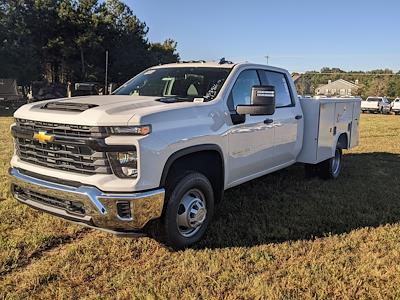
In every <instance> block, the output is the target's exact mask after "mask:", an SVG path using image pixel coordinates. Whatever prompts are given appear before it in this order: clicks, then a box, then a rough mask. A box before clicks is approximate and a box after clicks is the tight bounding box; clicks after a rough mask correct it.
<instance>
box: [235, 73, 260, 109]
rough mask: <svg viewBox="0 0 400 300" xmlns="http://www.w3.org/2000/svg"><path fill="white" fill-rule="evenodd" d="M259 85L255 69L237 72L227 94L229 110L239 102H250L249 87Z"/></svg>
mask: <svg viewBox="0 0 400 300" xmlns="http://www.w3.org/2000/svg"><path fill="white" fill-rule="evenodd" d="M255 85H260V79H259V78H258V74H257V71H256V70H245V71H243V72H242V73H240V74H239V77H238V78H237V79H236V82H235V84H234V86H233V88H232V91H231V94H230V96H229V102H228V107H229V110H231V111H234V110H235V109H236V106H238V105H240V104H250V99H251V88H252V87H253V86H255Z"/></svg>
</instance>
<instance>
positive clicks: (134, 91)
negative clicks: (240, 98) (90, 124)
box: [114, 67, 231, 101]
mask: <svg viewBox="0 0 400 300" xmlns="http://www.w3.org/2000/svg"><path fill="white" fill-rule="evenodd" d="M230 71H231V69H230V68H206V67H196V68H190V67H177V68H155V69H149V70H146V71H144V72H142V73H140V74H139V75H138V76H136V77H134V78H133V79H131V80H130V81H128V82H127V83H125V84H124V85H123V86H121V87H120V88H119V89H117V90H116V91H115V92H114V94H115V95H132V96H154V97H168V98H176V99H177V100H181V101H193V100H194V99H195V98H204V99H205V100H206V101H209V100H213V99H214V98H215V97H216V96H217V95H218V93H219V91H220V90H221V88H222V86H223V84H224V82H225V80H226V78H227V77H228V75H229V73H230Z"/></svg>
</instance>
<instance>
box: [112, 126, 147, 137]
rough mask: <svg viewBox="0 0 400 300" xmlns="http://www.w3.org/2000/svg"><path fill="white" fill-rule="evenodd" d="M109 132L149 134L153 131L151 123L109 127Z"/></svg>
mask: <svg viewBox="0 0 400 300" xmlns="http://www.w3.org/2000/svg"><path fill="white" fill-rule="evenodd" d="M108 132H109V133H111V134H121V135H148V134H150V133H151V125H137V126H116V127H109V128H108Z"/></svg>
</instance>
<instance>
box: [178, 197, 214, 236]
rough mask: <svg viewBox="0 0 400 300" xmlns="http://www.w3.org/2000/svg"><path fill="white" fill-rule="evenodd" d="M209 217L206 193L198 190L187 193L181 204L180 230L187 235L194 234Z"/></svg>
mask: <svg viewBox="0 0 400 300" xmlns="http://www.w3.org/2000/svg"><path fill="white" fill-rule="evenodd" d="M206 218H207V209H206V206H205V200H204V195H203V194H202V193H201V192H200V191H198V190H191V191H189V192H188V193H186V194H185V196H184V197H183V198H182V200H181V203H180V204H179V209H178V214H177V225H178V230H179V232H180V233H181V234H182V235H183V236H185V237H191V236H193V235H194V234H195V233H196V232H197V231H198V230H199V229H200V228H201V225H203V223H204V221H205V220H206Z"/></svg>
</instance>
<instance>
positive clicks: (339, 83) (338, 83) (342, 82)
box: [318, 79, 358, 89]
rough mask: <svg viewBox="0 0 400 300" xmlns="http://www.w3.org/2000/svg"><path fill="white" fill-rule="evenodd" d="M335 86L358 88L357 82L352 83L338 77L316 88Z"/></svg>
mask: <svg viewBox="0 0 400 300" xmlns="http://www.w3.org/2000/svg"><path fill="white" fill-rule="evenodd" d="M337 86H346V87H348V88H352V89H356V88H358V85H357V84H354V83H352V82H349V81H347V80H344V79H338V80H335V81H332V82H331V83H328V84H323V85H321V86H319V87H318V88H319V89H331V88H332V87H337Z"/></svg>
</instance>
